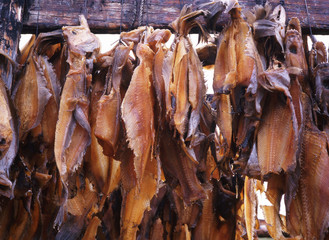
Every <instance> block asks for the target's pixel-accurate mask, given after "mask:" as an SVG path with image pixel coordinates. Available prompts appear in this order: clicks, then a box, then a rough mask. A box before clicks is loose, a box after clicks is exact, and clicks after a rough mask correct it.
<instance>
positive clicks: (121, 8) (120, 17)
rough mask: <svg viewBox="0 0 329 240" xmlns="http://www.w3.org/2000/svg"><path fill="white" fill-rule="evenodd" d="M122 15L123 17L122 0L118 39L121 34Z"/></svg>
mask: <svg viewBox="0 0 329 240" xmlns="http://www.w3.org/2000/svg"><path fill="white" fill-rule="evenodd" d="M122 15H123V0H121V15H120V38H121V32H122Z"/></svg>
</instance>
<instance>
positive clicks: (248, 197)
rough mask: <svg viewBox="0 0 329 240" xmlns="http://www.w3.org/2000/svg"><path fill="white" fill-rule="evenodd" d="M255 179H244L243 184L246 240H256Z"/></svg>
mask: <svg viewBox="0 0 329 240" xmlns="http://www.w3.org/2000/svg"><path fill="white" fill-rule="evenodd" d="M255 181H256V180H255V179H250V178H248V177H246V178H245V182H244V198H243V200H244V216H245V221H246V228H247V236H248V239H250V240H253V239H258V237H257V233H256V218H257V196H256V190H255V185H256V182H255Z"/></svg>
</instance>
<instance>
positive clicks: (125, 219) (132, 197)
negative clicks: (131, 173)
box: [120, 158, 158, 240]
mask: <svg viewBox="0 0 329 240" xmlns="http://www.w3.org/2000/svg"><path fill="white" fill-rule="evenodd" d="M157 182H158V180H157V162H156V160H155V159H154V158H153V159H152V158H149V159H148V162H147V164H146V168H145V171H144V174H143V176H142V179H141V181H140V184H139V185H135V186H134V187H133V188H132V189H131V190H130V191H129V192H127V191H125V190H124V189H123V200H122V208H121V232H120V239H127V240H128V239H136V234H137V231H138V225H139V224H140V223H141V222H142V219H143V216H144V212H145V211H146V210H148V209H150V204H151V200H152V198H153V197H154V195H155V194H156V191H157Z"/></svg>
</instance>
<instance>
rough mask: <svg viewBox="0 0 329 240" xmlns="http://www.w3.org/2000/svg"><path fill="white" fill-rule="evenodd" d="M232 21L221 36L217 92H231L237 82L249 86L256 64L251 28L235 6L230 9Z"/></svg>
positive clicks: (217, 57)
mask: <svg viewBox="0 0 329 240" xmlns="http://www.w3.org/2000/svg"><path fill="white" fill-rule="evenodd" d="M230 13H231V18H232V23H231V24H230V25H229V26H228V28H227V29H226V31H225V32H224V33H223V35H222V36H221V38H220V43H219V46H218V50H217V56H216V61H215V70H214V76H215V77H214V82H213V88H214V92H215V93H218V92H219V93H227V92H230V90H231V89H232V88H234V87H235V86H236V85H237V84H239V85H241V86H248V85H249V82H250V78H251V76H252V71H253V69H254V66H255V60H254V57H253V52H254V49H255V46H254V42H253V39H252V35H251V30H250V27H249V25H248V24H247V22H245V21H244V20H243V19H242V17H241V14H240V10H239V9H237V8H235V9H232V10H231V11H230Z"/></svg>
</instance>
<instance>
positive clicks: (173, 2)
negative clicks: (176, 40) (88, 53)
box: [24, 0, 329, 34]
mask: <svg viewBox="0 0 329 240" xmlns="http://www.w3.org/2000/svg"><path fill="white" fill-rule="evenodd" d="M33 1H34V2H33V3H32V6H31V8H30V10H29V17H28V19H27V20H26V21H25V22H24V29H25V31H26V32H31V31H32V32H33V31H34V29H35V28H36V26H37V19H38V9H39V28H40V29H41V30H45V29H47V30H49V29H55V28H59V27H61V26H63V25H76V24H78V15H79V14H83V13H84V14H85V15H86V16H87V19H88V23H89V25H90V27H91V29H92V30H93V31H94V32H103V33H109V32H118V30H119V27H120V18H121V0H113V1H109V0H70V1H68V0H56V1H51V3H50V2H49V1H48V0H33ZM209 1H210V0H168V1H163V0H145V4H144V9H143V11H142V12H143V14H142V19H143V21H142V24H146V23H147V22H148V23H149V24H150V25H152V26H155V27H162V28H163V27H167V26H168V24H169V23H170V22H171V21H173V20H174V19H175V18H176V17H177V16H178V14H179V12H180V9H181V8H182V5H183V4H200V3H205V2H209ZM263 2H265V1H264V0H240V1H239V3H240V5H241V6H242V7H243V8H246V9H250V8H252V7H253V6H254V5H255V4H256V3H263ZM269 2H270V3H271V4H272V5H273V6H276V5H278V4H279V3H280V0H269ZM281 2H283V3H284V7H285V9H286V12H287V17H288V19H289V18H291V17H294V16H295V17H299V19H300V20H301V24H302V27H303V29H304V30H305V31H306V32H307V31H308V27H309V26H308V21H307V14H306V8H305V4H304V0H281ZM140 4H141V0H123V7H122V12H123V14H122V19H123V21H122V22H123V29H125V30H127V29H131V28H135V27H137V26H138V19H139V16H140V14H139V12H140V9H141V7H140ZM308 8H309V13H310V23H311V27H312V29H313V32H314V33H317V34H325V33H327V34H328V33H329V17H328V16H329V1H328V0H312V1H311V0H308ZM147 19H148V21H147ZM227 19H228V16H227V15H223V16H222V17H221V18H220V19H219V21H218V24H217V25H218V27H220V26H223V25H224V24H225V23H226V22H227Z"/></svg>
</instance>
